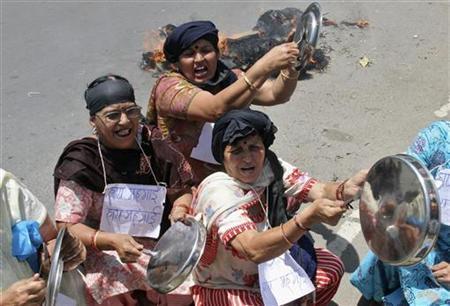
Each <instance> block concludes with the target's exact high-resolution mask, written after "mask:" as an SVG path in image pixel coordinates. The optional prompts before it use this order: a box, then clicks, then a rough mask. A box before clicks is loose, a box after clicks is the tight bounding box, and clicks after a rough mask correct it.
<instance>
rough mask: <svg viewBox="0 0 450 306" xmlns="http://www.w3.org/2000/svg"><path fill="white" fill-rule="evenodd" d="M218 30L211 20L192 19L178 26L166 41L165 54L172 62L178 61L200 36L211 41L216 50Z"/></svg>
mask: <svg viewBox="0 0 450 306" xmlns="http://www.w3.org/2000/svg"><path fill="white" fill-rule="evenodd" d="M217 33H218V30H217V28H216V26H215V25H214V23H212V22H211V21H191V22H186V23H184V24H182V25H180V26H178V27H176V28H175V29H174V30H173V31H172V33H170V34H169V36H168V37H167V38H166V41H165V42H164V56H165V57H166V60H167V61H168V62H170V63H176V62H178V58H179V57H180V55H181V53H183V51H184V50H186V49H188V48H189V47H190V46H191V45H192V44H193V43H194V42H196V41H197V40H199V39H200V38H203V39H206V40H207V41H209V42H210V43H211V44H212V45H213V46H214V48H216V50H218V48H217V43H218V41H219V37H218V34H217Z"/></svg>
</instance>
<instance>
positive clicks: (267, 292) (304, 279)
mask: <svg viewBox="0 0 450 306" xmlns="http://www.w3.org/2000/svg"><path fill="white" fill-rule="evenodd" d="M258 273H259V286H260V289H261V295H262V298H263V301H264V305H265V306H278V305H284V304H287V303H289V302H292V301H295V300H297V299H299V298H301V297H303V296H305V295H307V294H309V293H311V292H313V291H314V289H315V288H314V285H313V283H312V282H311V280H310V279H309V277H308V275H307V274H306V272H305V271H304V270H303V269H302V267H300V266H299V265H298V264H297V263H296V262H295V260H294V259H293V258H292V257H291V255H290V254H289V253H287V252H285V253H284V254H282V255H280V256H278V257H276V258H274V259H272V260H269V261H266V262H264V263H262V264H259V265H258Z"/></svg>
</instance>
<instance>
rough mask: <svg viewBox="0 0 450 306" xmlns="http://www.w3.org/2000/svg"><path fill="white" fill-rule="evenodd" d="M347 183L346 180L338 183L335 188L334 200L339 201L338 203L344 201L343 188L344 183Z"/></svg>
mask: <svg viewBox="0 0 450 306" xmlns="http://www.w3.org/2000/svg"><path fill="white" fill-rule="evenodd" d="M347 181H348V179H347V180H345V181H343V182H342V183H340V184H339V185H338V186H337V188H336V200H340V201H343V200H344V187H345V186H344V185H345V183H346V182H347Z"/></svg>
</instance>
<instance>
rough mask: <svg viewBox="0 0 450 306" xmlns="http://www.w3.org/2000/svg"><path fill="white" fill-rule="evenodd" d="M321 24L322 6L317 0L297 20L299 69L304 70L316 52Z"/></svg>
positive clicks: (295, 39) (296, 36) (296, 37)
mask: <svg viewBox="0 0 450 306" xmlns="http://www.w3.org/2000/svg"><path fill="white" fill-rule="evenodd" d="M321 26H322V13H321V8H320V5H319V4H318V3H317V2H313V3H311V4H310V5H309V6H308V7H307V8H306V10H305V12H304V13H303V14H302V16H301V18H300V19H299V20H297V26H296V31H295V35H294V41H295V42H296V43H297V44H298V48H299V50H300V55H299V57H298V59H297V65H296V67H297V69H298V70H303V69H304V68H305V67H306V65H307V64H308V61H309V59H310V57H311V56H312V55H313V54H314V50H315V48H316V45H317V42H318V40H319V35H320V28H321Z"/></svg>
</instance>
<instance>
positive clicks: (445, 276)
mask: <svg viewBox="0 0 450 306" xmlns="http://www.w3.org/2000/svg"><path fill="white" fill-rule="evenodd" d="M431 271H433V276H434V277H435V278H436V280H437V281H438V282H441V283H448V284H450V264H449V263H447V262H445V261H442V262H440V263H438V264H437V265H434V266H432V267H431Z"/></svg>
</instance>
